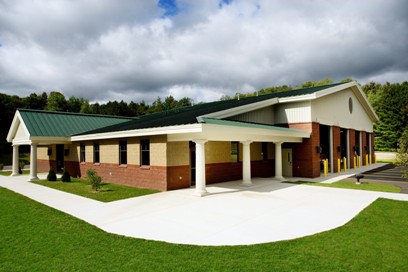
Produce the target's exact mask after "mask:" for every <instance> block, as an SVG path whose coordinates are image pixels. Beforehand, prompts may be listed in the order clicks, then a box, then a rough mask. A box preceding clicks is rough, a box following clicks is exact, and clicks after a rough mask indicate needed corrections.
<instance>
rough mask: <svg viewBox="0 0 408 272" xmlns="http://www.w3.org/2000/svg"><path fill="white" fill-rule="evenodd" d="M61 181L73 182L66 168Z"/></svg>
mask: <svg viewBox="0 0 408 272" xmlns="http://www.w3.org/2000/svg"><path fill="white" fill-rule="evenodd" d="M61 181H62V182H71V176H70V175H69V173H68V171H67V170H65V169H64V172H62V176H61Z"/></svg>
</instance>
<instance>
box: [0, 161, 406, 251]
mask: <svg viewBox="0 0 408 272" xmlns="http://www.w3.org/2000/svg"><path fill="white" fill-rule="evenodd" d="M361 170H365V169H364V168H361ZM40 178H45V176H42V177H40ZM26 180H27V176H18V177H3V176H1V177H0V186H2V187H5V188H8V189H10V190H12V191H15V192H17V193H20V194H23V195H25V196H27V197H29V198H32V199H34V200H36V201H38V202H41V203H44V204H45V205H48V206H50V207H53V208H55V209H58V210H61V211H63V212H65V213H68V214H70V215H72V216H75V217H77V218H80V219H82V220H84V221H86V222H88V223H90V224H92V225H95V226H97V227H99V228H101V229H103V230H105V231H107V232H110V233H116V234H119V235H125V236H129V237H135V238H143V239H149V240H157V241H165V242H170V243H177V244H193V245H211V246H220V245H249V244H258V243H267V242H274V241H281V240H288V239H294V238H299V237H303V236H307V235H313V234H316V233H319V232H322V231H327V230H330V229H333V228H336V227H339V226H342V225H344V224H345V223H347V222H348V221H350V220H351V219H352V218H353V217H354V216H356V215H357V214H358V213H359V212H360V211H361V210H363V209H364V208H365V207H367V206H368V205H370V204H371V203H372V202H373V201H374V200H376V199H377V198H379V197H384V198H390V199H397V200H404V201H408V195H405V194H394V193H382V192H369V191H359V190H348V189H334V188H323V187H314V186H305V185H291V184H284V183H280V181H274V180H273V179H253V183H254V185H253V186H251V187H243V186H241V185H240V184H241V181H235V182H227V183H219V184H214V185H210V186H207V190H208V192H209V193H210V194H209V195H208V196H206V197H201V198H200V197H196V196H193V192H194V189H193V188H190V189H183V190H176V191H169V192H163V193H158V194H153V195H148V196H142V197H135V198H130V199H125V200H119V201H115V202H110V203H102V202H99V201H95V200H91V199H87V198H84V197H80V196H76V195H72V194H69V193H65V192H61V191H58V190H54V189H50V188H47V187H44V186H41V185H36V184H33V183H30V182H27V181H26Z"/></svg>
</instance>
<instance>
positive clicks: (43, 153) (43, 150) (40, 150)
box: [37, 146, 50, 160]
mask: <svg viewBox="0 0 408 272" xmlns="http://www.w3.org/2000/svg"><path fill="white" fill-rule="evenodd" d="M37 159H39V160H49V159H50V156H48V146H38V147H37Z"/></svg>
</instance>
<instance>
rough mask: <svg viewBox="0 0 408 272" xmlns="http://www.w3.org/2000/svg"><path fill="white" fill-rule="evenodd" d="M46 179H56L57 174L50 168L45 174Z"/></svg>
mask: <svg viewBox="0 0 408 272" xmlns="http://www.w3.org/2000/svg"><path fill="white" fill-rule="evenodd" d="M47 180H48V181H57V174H55V172H54V170H52V169H51V170H50V172H48V175H47Z"/></svg>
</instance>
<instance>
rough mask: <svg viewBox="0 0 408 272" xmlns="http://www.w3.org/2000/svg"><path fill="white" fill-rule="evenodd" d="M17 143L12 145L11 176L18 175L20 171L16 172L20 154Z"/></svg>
mask: <svg viewBox="0 0 408 272" xmlns="http://www.w3.org/2000/svg"><path fill="white" fill-rule="evenodd" d="M18 148H19V146H18V145H13V167H12V170H13V171H12V173H11V175H12V176H18V175H19V174H20V173H19V172H18V168H19V166H20V165H19V157H20V154H19V152H18Z"/></svg>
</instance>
